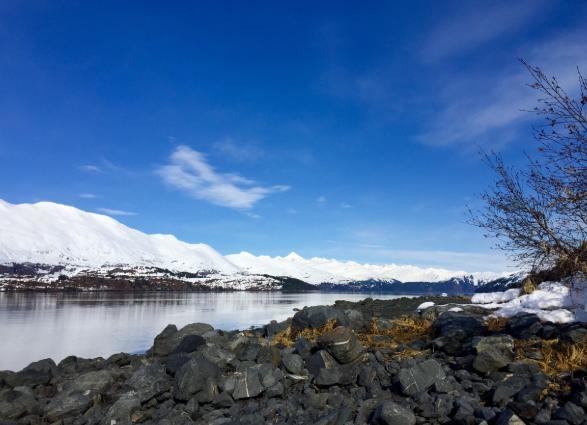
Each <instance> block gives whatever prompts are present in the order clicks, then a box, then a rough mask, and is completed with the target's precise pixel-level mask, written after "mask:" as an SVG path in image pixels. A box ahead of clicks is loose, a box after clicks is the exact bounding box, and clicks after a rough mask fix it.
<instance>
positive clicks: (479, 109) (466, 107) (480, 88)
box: [419, 31, 587, 148]
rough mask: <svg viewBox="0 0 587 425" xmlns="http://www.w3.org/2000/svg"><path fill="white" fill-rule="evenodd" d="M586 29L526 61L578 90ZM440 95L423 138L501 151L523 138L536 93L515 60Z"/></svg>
mask: <svg viewBox="0 0 587 425" xmlns="http://www.w3.org/2000/svg"><path fill="white" fill-rule="evenodd" d="M585 40H587V32H586V31H577V32H569V33H565V34H564V35H561V36H558V37H554V38H552V39H550V40H548V41H546V42H543V43H541V44H538V45H534V46H527V47H526V48H525V49H523V51H524V52H525V56H524V58H525V59H526V60H527V61H528V62H529V63H531V64H532V65H536V66H540V67H542V68H543V69H544V70H545V72H546V73H547V74H548V75H554V76H556V77H557V79H558V80H559V83H560V84H561V85H562V86H563V87H565V88H568V89H569V91H570V92H572V89H573V88H574V87H577V66H579V67H580V68H582V69H587V55H585ZM453 81H454V82H451V83H448V84H446V87H445V89H444V90H443V91H442V92H440V94H439V96H438V99H439V105H438V108H437V109H436V110H435V111H434V114H433V115H432V116H431V118H430V120H429V126H428V128H427V129H426V130H425V131H424V132H423V133H421V134H420V136H419V140H420V141H421V142H423V143H425V144H428V145H434V146H459V145H461V146H466V147H469V146H471V144H475V145H482V146H483V145H484V146H487V145H489V147H491V148H500V147H501V146H503V145H505V144H507V143H509V142H511V141H512V140H514V139H515V138H516V137H517V136H518V131H519V124H521V123H523V122H525V121H528V120H531V119H533V118H534V116H533V115H532V114H530V113H528V112H526V111H527V110H530V109H532V108H533V107H534V106H535V105H536V99H537V93H536V92H535V91H534V90H532V89H530V88H529V87H528V86H527V83H528V82H529V76H528V73H527V72H526V70H525V69H524V68H523V66H522V65H521V64H519V63H517V62H516V61H515V60H513V59H512V62H511V65H510V66H508V67H505V68H504V69H503V70H502V71H500V72H492V73H490V74H484V75H476V76H474V77H470V76H467V75H458V76H455V78H454V79H453Z"/></svg>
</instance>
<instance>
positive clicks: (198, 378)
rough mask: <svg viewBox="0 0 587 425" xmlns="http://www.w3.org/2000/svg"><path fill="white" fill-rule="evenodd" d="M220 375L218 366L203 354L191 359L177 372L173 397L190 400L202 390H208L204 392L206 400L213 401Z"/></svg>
mask: <svg viewBox="0 0 587 425" xmlns="http://www.w3.org/2000/svg"><path fill="white" fill-rule="evenodd" d="M219 376H220V370H219V369H218V367H217V366H216V365H215V364H214V363H212V362H210V361H208V360H207V359H206V358H204V357H203V356H198V357H197V358H193V359H191V360H190V361H189V362H187V363H185V364H184V365H183V366H182V367H180V368H179V369H178V371H177V373H176V374H175V383H174V386H173V397H174V398H175V399H177V400H180V401H188V400H189V399H190V398H192V396H194V395H195V394H196V393H198V392H200V391H208V394H204V395H203V397H204V399H205V400H208V401H212V399H213V398H214V396H215V395H216V393H217V392H216V393H214V389H213V388H212V387H214V386H215V385H216V382H217V380H218V378H219Z"/></svg>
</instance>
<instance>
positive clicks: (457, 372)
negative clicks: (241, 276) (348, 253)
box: [0, 297, 587, 425]
mask: <svg viewBox="0 0 587 425" xmlns="http://www.w3.org/2000/svg"><path fill="white" fill-rule="evenodd" d="M465 301H466V299H464V298H459V297H416V298H398V299H393V300H377V299H373V298H366V299H364V300H362V301H358V302H349V301H337V302H335V304H334V305H332V306H314V307H306V308H303V309H301V310H299V311H297V312H296V313H295V314H294V315H293V317H292V318H290V319H288V320H286V321H283V322H279V323H278V322H275V321H273V322H271V323H268V324H266V325H265V326H262V327H256V328H252V329H247V330H244V331H242V330H241V331H238V330H233V331H223V330H216V329H214V328H212V326H210V325H206V324H203V323H195V324H191V325H187V326H185V327H183V328H181V329H177V328H176V327H175V326H174V325H169V326H167V327H166V328H165V329H164V330H163V331H162V332H161V333H160V334H159V335H157V337H156V338H155V340H154V342H153V346H152V347H151V348H150V349H149V350H148V351H147V352H146V353H144V354H126V353H119V354H114V355H112V356H110V357H109V358H107V359H103V358H97V359H81V358H77V357H74V356H70V357H67V358H65V359H64V360H62V361H61V362H59V364H55V363H54V362H53V361H52V360H50V359H45V360H40V361H38V362H35V363H32V364H31V365H29V366H27V367H26V368H24V369H23V370H21V371H18V372H11V371H2V372H0V418H1V419H4V421H5V422H3V423H7V424H10V423H14V424H16V423H19V424H21V423H22V424H46V423H53V422H59V423H61V424H105V425H111V424H113V423H115V424H133V423H144V424H155V423H166V424H171V425H174V424H190V423H196V424H216V425H221V424H229V423H230V424H233V423H234V424H236V423H242V424H262V423H283V424H286V423H319V424H348V423H354V424H363V423H365V424H367V423H384V424H412V425H413V424H415V423H429V424H443V423H448V422H450V423H458V424H461V423H462V424H481V423H489V424H499V425H501V424H511V425H513V424H523V423H546V422H548V421H550V420H555V419H556V420H565V421H567V422H566V423H568V424H574V423H577V424H579V425H580V424H582V422H573V421H575V418H576V417H581V416H580V415H584V414H585V409H586V408H587V388H586V386H585V381H586V378H587V370H585V367H587V365H584V366H582V367H580V368H576V369H575V370H571V369H567V370H559V369H560V368H562V367H563V366H565V365H563V364H562V363H561V364H560V365H555V366H556V368H559V369H556V368H554V369H552V370H550V369H548V368H547V367H546V366H547V361H546V360H545V359H544V356H545V354H548V353H550V354H552V355H554V354H557V353H559V354H560V353H563V354H565V353H566V354H568V353H570V352H566V351H564V350H567V349H569V347H575V346H577V347H578V346H581V344H585V343H587V325H586V324H585V323H571V324H563V325H558V324H552V323H546V322H541V321H540V320H539V319H538V318H537V317H536V316H534V315H528V314H523V315H519V316H515V317H513V318H510V319H509V320H507V321H506V320H489V321H487V320H486V319H485V316H486V315H487V314H488V313H489V312H490V311H488V310H486V309H484V308H482V307H479V306H475V305H466V304H463V302H465ZM423 302H434V303H435V304H434V305H432V306H430V307H428V308H426V309H422V310H421V311H417V307H418V306H420V305H421V304H422V303H423ZM442 302H445V304H440V303H442ZM554 341H556V342H554ZM557 350H558V351H557ZM553 353H554V354H553ZM586 353H587V351H586ZM540 356H542V357H543V358H542V359H540ZM579 361H581V359H579ZM567 366H568V367H569V368H570V367H572V366H573V365H567ZM575 366H576V365H575ZM573 415H575V416H573ZM577 415H579V416H577ZM112 421H114V422H112ZM483 421H485V422H483ZM557 423H560V424H562V423H563V422H557Z"/></svg>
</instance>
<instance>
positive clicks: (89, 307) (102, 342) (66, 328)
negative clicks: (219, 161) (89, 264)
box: [0, 292, 398, 370]
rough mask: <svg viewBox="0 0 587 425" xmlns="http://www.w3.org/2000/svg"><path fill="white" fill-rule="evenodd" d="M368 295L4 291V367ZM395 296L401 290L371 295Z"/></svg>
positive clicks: (142, 343) (105, 351) (126, 346)
mask: <svg viewBox="0 0 587 425" xmlns="http://www.w3.org/2000/svg"><path fill="white" fill-rule="evenodd" d="M367 296H370V295H369V294H337V293H280V292H270V293H259V292H227V293H218V292H213V293H141V294H116V293H104V292H103V293H81V294H78V293H75V294H30V293H17V294H15V293H3V292H0V370H3V369H11V370H19V369H21V368H23V367H24V366H26V365H27V364H29V363H30V362H32V361H36V360H40V359H42V358H47V357H50V358H52V359H53V360H55V361H56V362H59V361H60V360H61V359H63V358H64V357H67V356H68V355H71V354H74V355H76V356H79V357H87V358H91V357H97V356H103V357H107V356H109V355H111V354H114V353H118V352H121V351H124V352H136V351H140V350H145V349H147V348H148V347H150V346H151V344H152V342H153V338H154V337H155V335H157V334H158V333H159V332H161V330H163V328H164V327H165V326H166V325H168V324H169V323H174V324H175V325H177V327H178V328H179V327H181V326H184V325H186V324H188V323H193V322H205V323H210V324H211V325H212V326H214V327H215V328H218V329H245V328H248V327H250V326H254V325H261V324H265V323H268V322H269V321H271V320H272V319H276V320H284V319H286V318H287V317H290V316H292V315H293V313H294V312H293V309H294V308H302V307H303V306H310V305H319V304H332V303H334V301H335V300H340V299H346V300H360V299H363V298H365V297H367ZM371 296H373V297H374V298H375V297H376V298H385V299H391V298H398V295H371Z"/></svg>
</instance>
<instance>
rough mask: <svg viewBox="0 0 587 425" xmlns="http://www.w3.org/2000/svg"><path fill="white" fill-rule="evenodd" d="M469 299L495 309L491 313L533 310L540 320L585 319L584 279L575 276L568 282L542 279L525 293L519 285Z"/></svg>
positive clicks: (586, 293) (586, 286) (503, 314)
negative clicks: (536, 285) (532, 289)
mask: <svg viewBox="0 0 587 425" xmlns="http://www.w3.org/2000/svg"><path fill="white" fill-rule="evenodd" d="M471 301H472V302H473V303H476V304H479V305H481V306H483V307H486V308H491V309H496V310H495V311H494V312H493V313H492V315H494V316H497V317H512V316H515V315H516V314H520V313H533V314H536V315H537V316H538V317H540V319H541V320H544V321H551V322H556V323H567V322H573V321H582V322H584V321H587V310H586V309H587V280H586V279H585V278H578V279H577V278H576V279H574V281H573V282H572V284H571V282H570V281H569V282H565V283H562V282H544V283H541V284H540V285H538V288H537V289H536V290H535V291H534V292H532V293H531V294H527V295H520V290H519V289H509V290H507V291H505V292H492V293H487V294H475V295H474V296H473V297H472V299H471Z"/></svg>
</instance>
